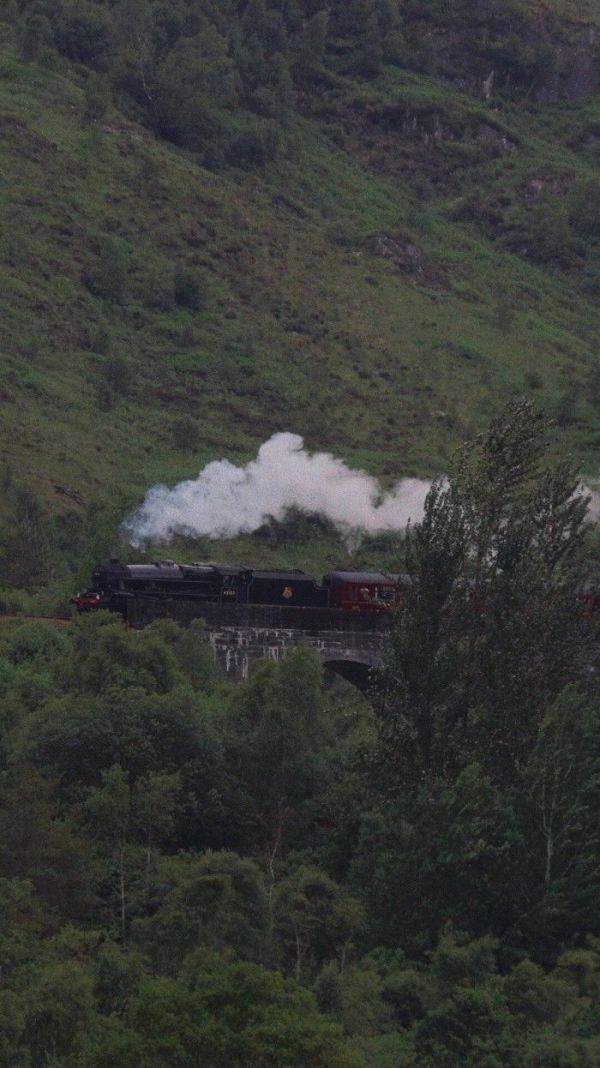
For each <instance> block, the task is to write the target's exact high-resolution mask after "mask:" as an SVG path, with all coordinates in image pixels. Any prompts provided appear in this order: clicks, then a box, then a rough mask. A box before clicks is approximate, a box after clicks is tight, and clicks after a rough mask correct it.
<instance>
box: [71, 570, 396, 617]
mask: <svg viewBox="0 0 600 1068" xmlns="http://www.w3.org/2000/svg"><path fill="white" fill-rule="evenodd" d="M397 589H398V586H397V582H396V581H394V579H393V578H392V577H391V576H386V575H383V574H381V573H380V572H377V571H330V572H329V574H327V575H325V576H324V578H323V582H322V584H320V585H319V583H317V581H316V580H315V579H314V578H313V577H312V575H307V574H306V573H305V572H304V571H297V570H290V571H258V570H256V569H254V568H249V567H243V566H236V565H224V564H212V563H209V564H207V563H197V564H176V563H175V562H174V561H173V560H160V561H157V562H156V563H152V564H123V563H121V561H120V560H111V561H110V563H109V564H101V565H99V566H98V567H95V568H94V570H93V571H92V581H91V586H90V587H89V589H87V590H86V591H85V592H83V593H79V594H77V596H76V597H74V598H73V601H72V603H73V604H74V605H75V607H76V609H77V611H78V612H90V611H94V610H97V609H100V608H107V609H109V610H111V611H114V612H119V613H120V614H121V615H122V616H123V617H124V618H127V615H128V606H129V605H130V604H131V601H132V599H136V600H139V599H143V598H154V599H159V600H161V599H164V600H167V599H168V600H169V602H170V603H171V602H172V601H173V600H174V601H186V602H203V603H205V604H221V605H263V606H278V607H282V608H286V607H300V608H329V609H333V610H336V611H343V612H346V611H348V612H390V611H391V609H392V608H393V606H394V604H395V602H396V599H397Z"/></svg>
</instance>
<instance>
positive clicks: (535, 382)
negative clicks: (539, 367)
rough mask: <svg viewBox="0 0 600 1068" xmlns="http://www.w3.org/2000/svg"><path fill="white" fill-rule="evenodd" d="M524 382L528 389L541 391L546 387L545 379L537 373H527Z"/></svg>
mask: <svg viewBox="0 0 600 1068" xmlns="http://www.w3.org/2000/svg"><path fill="white" fill-rule="evenodd" d="M523 381H524V383H525V385H526V386H527V388H528V389H541V388H542V386H543V385H544V379H543V378H542V376H541V375H540V374H538V372H537V371H525V374H524V375H523Z"/></svg>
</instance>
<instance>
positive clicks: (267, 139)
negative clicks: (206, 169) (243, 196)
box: [227, 123, 279, 168]
mask: <svg viewBox="0 0 600 1068" xmlns="http://www.w3.org/2000/svg"><path fill="white" fill-rule="evenodd" d="M278 149H279V134H278V131H277V127H276V126H275V125H273V124H272V123H269V124H268V125H264V126H254V127H251V128H250V129H248V130H245V131H244V132H243V133H241V134H238V136H237V137H234V138H233V139H232V140H231V141H230V142H229V145H228V148H227V162H228V163H230V164H232V165H233V166H234V167H248V168H250V167H264V166H265V164H266V163H268V162H269V160H272V159H275V157H276V155H277V151H278Z"/></svg>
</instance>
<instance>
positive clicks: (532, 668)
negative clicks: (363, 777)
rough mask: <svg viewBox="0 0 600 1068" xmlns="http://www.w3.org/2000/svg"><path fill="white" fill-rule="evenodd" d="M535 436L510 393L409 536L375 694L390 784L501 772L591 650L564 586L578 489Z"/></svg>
mask: <svg viewBox="0 0 600 1068" xmlns="http://www.w3.org/2000/svg"><path fill="white" fill-rule="evenodd" d="M548 437H549V426H548V424H547V422H546V421H545V419H544V418H543V417H542V416H541V415H540V414H539V413H538V412H536V411H535V410H534V409H533V408H532V406H531V405H530V404H529V403H527V402H521V403H517V404H513V405H511V406H510V407H509V408H507V409H506V410H505V411H504V412H503V413H502V415H501V416H499V417H498V418H497V419H495V420H494V421H493V423H492V425H491V427H490V429H489V431H488V432H487V433H486V434H484V435H482V436H481V437H479V438H477V439H476V440H475V441H473V442H469V443H467V444H466V445H465V446H464V447H463V448H462V450H461V451H460V453H459V455H458V457H457V460H456V462H455V465H454V468H453V470H452V471H451V473H450V475H449V477H448V479H447V480H445V481H444V482H441V483H437V484H436V485H434V486H433V488H432V490H431V492H430V494H429V497H428V499H427V502H426V506H425V516H424V520H423V522H422V523H421V524H420V526H418V527H417V528H415V529H414V530H413V531H412V532H411V533H410V534H409V545H408V570H409V573H410V577H411V586H410V588H409V590H408V592H407V595H406V597H405V600H404V603H403V606H402V608H401V609H400V611H399V613H398V619H397V626H396V627H395V629H394V634H393V644H392V651H391V654H390V657H389V660H388V664H387V666H386V670H385V672H384V677H383V687H382V693H381V696H380V698H379V699H378V712H379V718H380V722H381V726H382V735H383V741H384V749H385V752H386V756H387V761H386V763H387V767H388V772H389V774H388V779H389V785H390V786H391V787H393V786H394V784H395V785H396V786H401V788H402V789H405V788H406V786H407V785H408V784H409V783H412V785H413V786H414V787H416V786H418V785H422V784H423V783H424V782H426V783H428V784H429V785H430V786H434V785H435V784H436V783H438V784H439V782H440V781H442V782H444V781H449V780H450V779H452V778H453V777H454V776H455V775H456V774H457V773H459V772H460V770H461V769H462V768H464V767H465V766H466V765H467V764H469V763H470V762H472V761H474V760H476V761H478V762H480V763H481V765H482V766H483V767H484V768H485V770H486V772H487V773H488V774H489V775H490V777H491V778H492V779H493V780H494V781H496V782H508V781H510V780H511V778H512V776H513V774H514V771H515V768H516V767H518V766H519V765H520V763H521V762H522V761H523V760H524V759H525V758H526V756H527V754H528V753H529V752H530V750H531V748H532V746H533V745H534V744H535V739H536V736H537V732H538V729H539V727H540V725H541V723H542V722H543V720H544V718H545V716H546V715H547V713H548V711H549V709H550V707H551V706H552V703H553V702H554V700H555V699H556V697H557V695H558V694H559V693H560V691H561V690H562V689H563V688H564V687H565V686H566V685H567V684H569V683H571V682H573V683H578V682H579V683H582V681H583V679H582V675H583V668H584V666H585V665H586V664H591V663H592V661H593V657H594V652H593V650H594V642H595V638H594V630H595V628H594V626H593V625H592V624H591V623H590V620H589V619H586V618H585V617H584V615H583V613H582V610H581V606H580V605H579V603H578V601H577V598H576V587H577V583H578V581H579V580H578V575H577V568H578V561H579V558H580V550H581V545H582V539H583V536H584V525H585V515H586V508H587V501H586V498H585V497H584V496H582V495H581V493H579V491H578V487H579V482H578V476H577V473H576V471H575V469H574V468H573V466H572V465H571V463H570V462H569V461H567V460H563V459H554V458H552V457H550V458H549V456H548ZM390 775H391V778H390Z"/></svg>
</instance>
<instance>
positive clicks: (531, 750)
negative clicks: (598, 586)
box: [0, 404, 600, 1068]
mask: <svg viewBox="0 0 600 1068" xmlns="http://www.w3.org/2000/svg"><path fill="white" fill-rule="evenodd" d="M548 435H549V430H548V427H547V425H546V423H545V420H544V419H543V418H542V417H541V416H540V415H539V414H537V413H536V412H535V411H534V409H532V408H531V406H530V405H528V404H518V405H514V406H513V407H512V408H511V410H510V411H508V412H505V413H504V414H503V415H502V416H501V417H499V418H498V419H496V420H495V421H494V422H493V423H492V425H491V427H490V429H489V431H488V432H487V434H486V435H484V436H483V437H481V438H479V439H477V440H475V441H473V442H471V443H468V444H467V445H465V446H464V447H463V449H462V450H461V451H460V453H459V454H458V455H457V458H456V461H455V464H454V466H453V470H452V472H451V476H450V478H449V480H448V481H445V482H443V483H439V484H436V485H434V487H433V489H432V491H431V493H430V496H429V498H428V502H427V507H426V514H425V517H424V520H423V522H422V524H421V525H419V526H417V527H415V528H414V529H413V530H412V532H409V534H408V536H407V540H406V545H405V566H406V568H407V569H408V572H409V574H410V575H411V578H412V585H411V587H410V589H409V591H408V592H407V595H406V599H405V601H404V603H403V605H402V606H401V607H400V609H399V610H398V612H397V618H396V620H395V625H394V630H393V640H392V646H391V648H390V651H389V654H388V656H387V660H386V664H385V667H384V669H383V670H382V671H381V672H380V674H379V675H378V676H377V677H376V678H374V680H373V687H372V692H371V693H370V694H369V695H367V696H366V697H363V696H361V695H359V694H358V693H357V692H356V691H354V690H352V689H351V688H350V687H346V685H345V684H342V683H340V682H336V681H335V679H334V678H333V677H329V676H328V677H326V678H324V677H323V673H322V668H321V666H320V664H319V662H318V661H317V660H316V659H315V658H314V655H313V653H312V652H310V651H309V650H302V649H300V650H298V651H297V652H296V653H294V654H293V655H291V656H289V657H288V658H287V659H285V660H284V661H282V662H281V663H279V664H277V663H273V662H265V663H264V664H262V665H260V666H259V667H258V668H257V670H256V671H255V673H254V674H253V676H252V677H251V679H250V681H249V682H248V683H246V684H243V685H239V686H234V685H231V684H229V683H227V682H226V681H225V680H224V679H223V678H222V677H221V676H220V675H219V673H218V671H217V669H216V667H215V664H214V661H213V658H212V653H211V650H210V646H209V645H208V643H207V641H206V638H205V636H204V633H203V629H202V624H200V623H196V624H193V625H192V626H191V627H190V628H189V629H187V630H186V629H184V630H182V629H180V628H179V627H178V626H177V625H176V624H175V623H173V622H172V621H170V620H161V621H157V622H155V623H153V624H152V625H151V626H149V627H148V628H147V629H146V630H144V631H143V632H132V631H127V630H126V629H125V628H124V627H123V626H122V624H121V623H120V622H119V621H117V620H115V618H113V617H111V615H110V614H109V613H99V614H97V615H87V616H86V615H84V616H81V617H80V618H78V619H77V620H74V621H72V622H71V623H70V624H69V625H67V626H65V627H63V628H59V629H56V628H55V627H53V626H51V625H49V624H48V623H44V622H32V621H18V620H16V621H13V622H5V623H4V625H3V626H2V628H1V629H0V687H1V693H2V701H1V706H0V707H1V710H2V721H1V747H2V764H3V770H2V775H1V779H0V792H1V796H2V804H1V810H0V877H1V879H0V894H1V896H2V919H1V924H2V927H1V938H0V958H1V968H2V984H1V986H0V1051H1V1052H0V1060H1V1061H2V1063H3V1064H6V1065H11V1066H15V1068H16V1066H17V1065H18V1066H20V1065H35V1066H38V1065H56V1066H59V1065H60V1066H65V1068H67V1066H80V1065H81V1066H86V1068H87V1066H107V1068H108V1066H109V1065H111V1066H112V1065H116V1064H118V1065H119V1066H121V1065H123V1066H125V1065H131V1068H134V1066H135V1068H138V1066H142V1065H145V1066H148V1068H150V1066H152V1068H155V1066H157V1065H165V1066H175V1065H180V1066H183V1065H192V1064H203V1065H214V1066H215V1068H221V1066H222V1065H223V1064H226V1063H231V1064H234V1065H240V1066H248V1068H249V1066H252V1068H254V1066H258V1065H280V1066H282V1068H283V1066H289V1065H306V1066H307V1068H309V1066H310V1068H312V1066H317V1065H322V1066H323V1068H330V1066H336V1065H337V1066H340V1068H341V1066H356V1068H358V1066H359V1065H376V1066H390V1068H391V1066H394V1068H395V1066H402V1065H405V1066H413V1065H414V1066H417V1065H423V1066H431V1068H434V1066H435V1068H438V1066H444V1065H447V1066H449V1068H450V1066H454V1065H457V1064H464V1065H470V1066H472V1068H480V1066H482V1065H485V1066H486V1068H495V1066H497V1068H501V1066H502V1068H504V1066H507V1065H508V1066H515V1068H516V1066H532V1068H533V1066H542V1065H544V1066H553V1068H556V1066H565V1068H567V1066H568V1068H571V1066H580V1065H581V1066H592V1065H596V1064H598V1063H599V1062H600V1045H599V1038H598V1030H599V1027H598V1025H599V1022H600V1015H599V1014H600V930H599V929H598V916H599V915H600V911H599V907H598V906H599V904H600V867H599V864H598V845H599V835H600V828H599V821H598V810H599V802H600V796H599V791H600V722H599V718H598V708H599V705H598V679H597V649H598V633H597V630H598V619H597V617H596V616H594V615H593V614H592V615H590V614H587V613H586V612H585V611H584V610H583V609H582V606H581V604H580V603H579V602H577V600H576V599H575V597H574V591H575V590H576V589H577V587H578V583H580V581H581V574H582V567H583V562H584V560H585V553H586V537H587V533H586V530H587V526H586V521H585V515H586V503H587V502H586V500H585V499H584V498H581V497H580V496H577V495H575V496H573V492H574V490H575V489H576V487H577V478H576V474H575V472H574V470H573V468H572V465H571V464H570V463H569V462H568V461H566V460H564V459H562V458H560V457H559V458H552V456H553V453H552V452H551V451H550V452H549V451H548V443H549V440H551V439H550V438H549V436H548Z"/></svg>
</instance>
